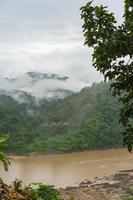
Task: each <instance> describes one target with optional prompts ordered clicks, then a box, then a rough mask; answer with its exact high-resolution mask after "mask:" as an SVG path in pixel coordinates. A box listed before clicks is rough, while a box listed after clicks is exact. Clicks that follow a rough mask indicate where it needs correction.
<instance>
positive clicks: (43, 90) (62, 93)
mask: <svg viewBox="0 0 133 200" xmlns="http://www.w3.org/2000/svg"><path fill="white" fill-rule="evenodd" d="M86 85H87V84H85V83H83V82H80V81H76V80H74V79H71V78H69V77H68V76H62V75H59V74H50V73H45V74H44V73H39V72H27V73H25V74H23V75H21V76H19V77H15V78H7V77H6V78H4V77H1V78H0V94H6V95H9V96H12V97H13V98H14V99H15V100H17V101H19V102H21V103H22V102H25V101H27V100H28V99H27V96H29V95H30V96H32V97H33V98H35V99H36V100H37V101H38V100H40V99H43V98H45V99H47V100H55V99H62V98H64V97H66V96H70V95H72V94H73V93H75V92H78V91H80V90H81V89H82V88H83V87H85V86H86Z"/></svg>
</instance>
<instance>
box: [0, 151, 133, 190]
mask: <svg viewBox="0 0 133 200" xmlns="http://www.w3.org/2000/svg"><path fill="white" fill-rule="evenodd" d="M130 169H133V154H132V153H131V154H130V153H128V152H127V149H117V150H106V151H90V152H81V153H71V154H61V155H35V156H27V157H24V156H13V157H11V166H10V168H9V172H5V171H4V169H3V167H2V165H1V164H0V177H2V178H3V179H4V181H5V182H6V183H11V182H12V181H13V180H14V179H15V178H16V177H17V178H18V179H21V180H23V181H24V183H25V184H29V183H31V182H43V183H46V184H51V185H55V186H56V187H66V186H75V185H78V184H79V183H80V182H82V181H84V180H93V179H94V177H104V176H109V175H112V174H115V173H116V172H118V171H120V170H130Z"/></svg>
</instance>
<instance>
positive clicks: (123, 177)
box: [60, 169, 133, 200]
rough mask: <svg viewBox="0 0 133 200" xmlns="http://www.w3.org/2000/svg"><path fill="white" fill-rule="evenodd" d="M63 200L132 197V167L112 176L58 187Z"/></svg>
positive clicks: (114, 199)
mask: <svg viewBox="0 0 133 200" xmlns="http://www.w3.org/2000/svg"><path fill="white" fill-rule="evenodd" d="M60 193H61V196H62V197H63V198H64V200H68V199H70V198H73V199H74V200H120V199H121V198H123V197H132V198H133V169H132V170H124V171H120V172H118V173H116V174H114V175H112V176H109V177H103V178H98V177H95V178H94V180H93V181H89V180H86V181H84V182H81V183H80V184H79V186H78V187H67V188H65V189H60Z"/></svg>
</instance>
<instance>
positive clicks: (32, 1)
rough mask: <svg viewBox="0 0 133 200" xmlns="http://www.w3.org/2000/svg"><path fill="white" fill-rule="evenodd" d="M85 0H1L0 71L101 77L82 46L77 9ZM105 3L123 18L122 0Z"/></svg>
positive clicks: (105, 0) (90, 79)
mask: <svg viewBox="0 0 133 200" xmlns="http://www.w3.org/2000/svg"><path fill="white" fill-rule="evenodd" d="M86 2H87V0H67V1H65V0H54V1H53V0H45V1H44V0H28V1H27V0H23V1H20V0H12V1H10V0H4V1H0V71H1V75H4V76H13V75H14V76H16V75H18V74H22V73H24V72H27V71H31V70H32V71H33V70H34V71H37V70H38V71H40V72H51V73H60V74H66V75H69V76H70V77H72V78H74V79H76V80H78V81H83V82H89V83H91V82H93V81H94V82H95V81H99V80H101V78H102V77H101V76H100V75H99V73H98V72H96V70H94V69H93V68H92V67H91V65H92V62H91V60H92V58H91V52H89V51H88V49H87V48H86V47H84V46H83V43H84V38H83V33H82V27H81V26H82V21H81V19H80V11H79V8H80V7H81V5H84V4H85V3H86ZM94 3H96V4H102V3H103V4H106V5H109V6H110V10H111V11H113V10H114V11H115V12H116V16H117V18H118V19H119V21H122V18H121V16H122V12H123V10H122V4H123V1H122V0H117V1H115V0H112V1H110V0H95V1H94Z"/></svg>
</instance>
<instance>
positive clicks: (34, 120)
mask: <svg viewBox="0 0 133 200" xmlns="http://www.w3.org/2000/svg"><path fill="white" fill-rule="evenodd" d="M109 86H110V84H109V83H103V82H101V83H100V84H93V85H92V86H91V87H89V88H84V89H83V90H82V91H81V92H79V93H76V94H74V95H72V96H70V97H67V98H65V99H63V100H55V101H51V102H48V101H46V100H44V99H43V100H40V101H39V102H38V103H36V102H35V101H34V99H32V98H31V97H29V103H19V102H17V101H15V100H14V99H13V98H12V97H10V96H6V95H0V135H3V134H6V135H9V136H10V138H9V140H8V142H7V143H8V144H7V146H6V147H4V150H6V152H8V153H28V152H43V153H59V152H71V151H83V150H92V149H105V148H113V147H119V146H120V145H121V137H120V132H121V131H122V127H120V125H119V123H118V115H119V110H120V107H121V106H120V104H119V102H118V100H117V99H115V98H114V97H112V95H111V92H110V90H109Z"/></svg>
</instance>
